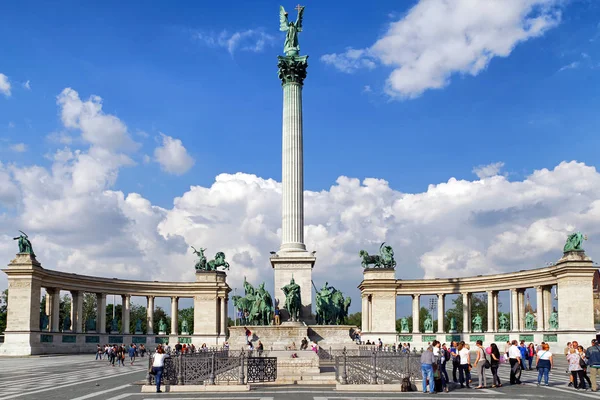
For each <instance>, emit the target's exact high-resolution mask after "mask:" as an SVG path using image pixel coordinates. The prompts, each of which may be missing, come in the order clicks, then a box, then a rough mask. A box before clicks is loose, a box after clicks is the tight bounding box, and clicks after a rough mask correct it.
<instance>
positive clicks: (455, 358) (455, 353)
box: [450, 341, 460, 383]
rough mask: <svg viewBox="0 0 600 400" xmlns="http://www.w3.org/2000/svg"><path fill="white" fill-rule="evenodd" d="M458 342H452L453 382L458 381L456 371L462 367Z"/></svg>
mask: <svg viewBox="0 0 600 400" xmlns="http://www.w3.org/2000/svg"><path fill="white" fill-rule="evenodd" d="M456 347H457V343H456V342H454V341H453V342H452V343H450V357H451V358H452V382H454V383H458V379H457V377H456V372H457V371H458V369H459V368H460V357H459V356H458V350H457V349H456Z"/></svg>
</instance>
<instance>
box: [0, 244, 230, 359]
mask: <svg viewBox="0 0 600 400" xmlns="http://www.w3.org/2000/svg"><path fill="white" fill-rule="evenodd" d="M3 271H4V272H5V273H6V274H7V276H8V287H9V290H8V309H7V314H8V315H7V327H6V331H5V342H4V344H3V345H2V346H0V354H5V355H30V354H45V353H61V352H65V353H68V352H81V351H86V352H87V351H89V350H90V349H95V346H96V344H98V343H108V342H111V341H123V343H131V342H136V341H137V343H146V344H155V343H163V342H165V341H168V342H169V343H175V342H177V341H181V342H188V343H194V344H196V345H197V346H200V345H201V344H203V343H206V344H209V345H219V344H222V343H223V342H225V340H226V337H227V334H228V332H227V321H228V316H227V309H228V307H227V304H228V300H229V292H230V291H231V289H230V288H229V286H228V285H227V282H226V276H227V275H226V274H225V272H223V271H200V272H197V273H196V280H195V282H158V281H154V282H144V281H132V280H122V279H114V278H113V279H109V278H99V277H93V276H85V275H78V274H70V273H64V272H59V271H52V270H47V269H44V268H42V266H41V264H40V263H39V262H38V261H37V260H36V259H35V257H34V256H32V255H30V254H25V253H19V254H17V256H16V258H15V259H14V260H13V261H12V262H11V263H10V264H9V265H8V268H5V269H3ZM42 289H45V291H46V308H45V310H43V311H45V315H46V316H47V318H48V320H47V324H46V321H45V317H43V318H44V323H42V321H40V318H41V315H40V298H41V294H42ZM61 291H67V292H70V295H71V299H72V301H71V313H70V315H69V317H70V319H71V324H70V325H69V326H60V293H61ZM87 293H92V294H94V295H95V296H96V321H95V324H94V326H86V321H84V315H83V303H84V294H87ZM109 295H115V296H120V297H121V327H120V331H119V332H114V331H113V332H107V320H106V318H107V316H106V306H107V304H106V303H107V296H109ZM132 297H143V298H145V299H146V311H147V313H146V317H145V318H146V332H145V334H144V333H141V332H139V331H138V332H131V331H130V326H131V304H132V301H131V300H132ZM157 298H169V299H170V301H171V325H170V326H166V329H165V332H155V331H154V322H155V321H154V311H155V303H156V299H157ZM184 298H191V299H193V301H194V326H193V332H189V333H187V334H185V333H184V332H179V330H178V328H179V324H178V319H179V318H178V317H179V315H178V313H179V300H180V299H184ZM166 322H167V321H165V323H166ZM65 325H67V324H65ZM134 325H135V324H134ZM42 327H43V329H42ZM190 328H191V327H190ZM134 330H135V328H134ZM102 335H112V336H106V337H105V336H102ZM115 335H119V336H115ZM180 335H183V336H184V337H180ZM148 336H152V337H150V338H148ZM63 344H64V345H63Z"/></svg>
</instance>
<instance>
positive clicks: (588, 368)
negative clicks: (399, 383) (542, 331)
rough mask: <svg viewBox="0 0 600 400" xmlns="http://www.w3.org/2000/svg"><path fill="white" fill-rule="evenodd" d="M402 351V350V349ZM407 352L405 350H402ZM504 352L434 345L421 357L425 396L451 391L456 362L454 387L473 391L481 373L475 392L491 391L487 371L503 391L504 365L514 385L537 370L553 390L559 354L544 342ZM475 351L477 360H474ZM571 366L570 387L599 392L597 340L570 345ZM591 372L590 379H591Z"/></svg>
mask: <svg viewBox="0 0 600 400" xmlns="http://www.w3.org/2000/svg"><path fill="white" fill-rule="evenodd" d="M398 347H400V346H398ZM402 347H403V348H404V346H402ZM503 350H504V351H503V352H501V351H500V349H499V348H498V345H496V343H492V344H490V345H489V346H487V347H484V345H483V342H482V341H481V340H478V341H477V342H476V347H475V348H474V349H473V350H472V349H471V348H470V346H469V344H467V343H465V342H458V343H457V342H452V343H451V344H450V346H449V347H448V346H446V344H445V343H440V342H439V341H437V340H435V341H433V342H432V343H431V344H430V345H429V346H428V347H427V349H426V350H425V351H424V352H423V353H422V354H421V374H422V376H423V393H426V392H427V388H429V392H430V393H434V392H441V391H446V392H447V391H448V384H449V383H450V379H449V375H448V372H447V370H446V364H447V362H448V361H451V362H452V383H454V384H460V388H465V387H466V388H471V387H472V386H471V383H472V377H471V371H472V370H473V369H475V371H476V372H477V379H478V381H477V386H476V387H475V389H483V388H486V387H487V378H488V374H487V370H488V369H489V370H490V372H491V375H492V376H491V378H492V380H491V387H492V388H496V387H501V386H502V382H501V380H500V377H499V375H498V368H499V366H500V365H501V364H505V363H506V364H509V365H510V384H511V385H521V384H522V382H521V372H522V371H524V370H529V371H531V370H533V368H535V369H537V371H538V376H537V385H538V386H540V385H542V384H543V385H545V386H549V376H550V371H551V370H552V369H553V368H554V362H555V358H556V357H557V355H556V354H553V353H552V352H551V351H550V345H549V344H548V343H544V342H542V343H541V344H540V345H534V344H533V343H530V344H529V345H527V344H525V342H524V341H521V342H520V343H519V342H518V341H517V340H513V341H512V342H511V341H508V342H506V344H505V346H504V349H503ZM472 351H474V353H475V355H474V357H475V359H474V360H473V354H472ZM564 356H565V357H566V360H567V362H568V367H567V371H566V372H568V373H569V383H568V386H569V387H573V388H575V389H576V390H588V389H589V388H591V390H592V391H594V392H595V391H597V390H598V387H597V384H596V377H597V375H598V369H599V368H600V343H597V342H596V339H594V340H592V342H591V345H590V346H589V347H588V348H587V349H585V348H584V347H583V346H581V345H579V343H578V342H570V343H568V344H567V346H566V348H565V350H564ZM588 372H589V376H588Z"/></svg>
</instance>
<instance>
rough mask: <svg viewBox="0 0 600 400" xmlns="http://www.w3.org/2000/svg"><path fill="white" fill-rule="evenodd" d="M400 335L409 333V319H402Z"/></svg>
mask: <svg viewBox="0 0 600 400" xmlns="http://www.w3.org/2000/svg"><path fill="white" fill-rule="evenodd" d="M400 333H408V318H406V317H403V318H402V319H400Z"/></svg>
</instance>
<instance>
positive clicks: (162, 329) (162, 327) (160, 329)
mask: <svg viewBox="0 0 600 400" xmlns="http://www.w3.org/2000/svg"><path fill="white" fill-rule="evenodd" d="M166 331H167V324H166V323H165V321H164V320H163V319H162V318H161V320H160V321H158V333H159V334H161V332H162V334H164V333H165V332H166Z"/></svg>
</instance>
